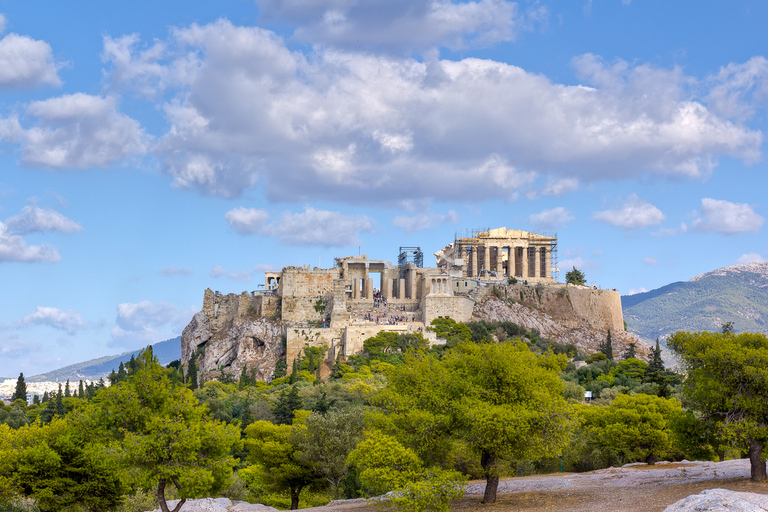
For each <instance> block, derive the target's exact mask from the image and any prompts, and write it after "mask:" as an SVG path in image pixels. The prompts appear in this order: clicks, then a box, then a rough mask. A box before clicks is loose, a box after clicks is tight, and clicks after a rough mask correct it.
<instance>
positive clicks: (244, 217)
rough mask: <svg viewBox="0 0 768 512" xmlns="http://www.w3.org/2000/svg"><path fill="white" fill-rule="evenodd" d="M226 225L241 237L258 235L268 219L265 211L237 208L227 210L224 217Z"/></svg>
mask: <svg viewBox="0 0 768 512" xmlns="http://www.w3.org/2000/svg"><path fill="white" fill-rule="evenodd" d="M225 218H226V219H227V223H228V224H229V225H230V226H231V227H232V229H234V230H235V231H237V232H238V233H240V234H241V235H250V234H253V233H258V232H259V230H260V229H261V228H262V226H263V225H264V223H265V222H266V221H267V220H268V219H269V213H267V211H266V210H262V209H256V208H244V207H242V206H241V207H238V208H233V209H232V210H229V211H228V212H227V214H226V215H225Z"/></svg>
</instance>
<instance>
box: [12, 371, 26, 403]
mask: <svg viewBox="0 0 768 512" xmlns="http://www.w3.org/2000/svg"><path fill="white" fill-rule="evenodd" d="M14 400H24V402H25V403H26V401H27V383H26V382H24V374H23V373H20V374H19V378H18V380H17V381H16V391H15V392H14V393H13V396H12V397H11V402H13V401H14Z"/></svg>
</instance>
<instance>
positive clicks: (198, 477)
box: [87, 351, 242, 512]
mask: <svg viewBox="0 0 768 512" xmlns="http://www.w3.org/2000/svg"><path fill="white" fill-rule="evenodd" d="M134 368H135V369H134V370H133V371H132V372H131V376H130V377H129V378H128V380H127V381H125V382H121V383H118V384H117V385H116V386H113V387H109V388H106V389H103V390H101V391H100V392H99V393H98V395H97V396H96V398H95V399H94V401H93V402H92V403H91V405H90V406H89V408H88V411H87V420H88V423H89V426H90V429H91V430H93V431H97V432H99V433H101V434H102V435H103V436H104V437H105V438H107V439H111V440H112V441H113V442H115V443H116V444H117V446H118V447H119V449H120V450H121V453H122V456H123V462H124V464H125V465H126V467H128V468H130V471H129V474H130V476H131V483H132V484H134V485H137V486H139V487H141V488H143V489H150V488H154V489H156V493H157V498H158V500H159V501H160V508H161V510H162V511H163V512H169V510H168V505H167V503H166V500H165V488H166V486H167V485H173V487H175V488H176V492H177V494H178V495H179V497H180V498H181V501H180V502H179V503H178V505H177V506H176V507H175V508H174V512H178V510H179V509H180V508H181V506H182V505H183V504H184V503H185V501H186V500H187V498H196V497H201V496H208V495H211V494H213V493H216V492H219V491H220V490H221V489H223V488H225V487H226V486H227V485H229V482H230V480H231V477H232V468H233V467H234V466H235V465H236V464H237V461H236V460H235V459H234V458H233V457H232V455H231V451H232V450H235V449H240V448H241V447H242V442H241V441H240V430H239V429H238V428H237V427H235V426H234V425H224V424H223V423H221V422H219V421H215V420H212V419H211V418H210V416H209V414H208V408H207V407H206V406H204V405H203V406H201V405H200V404H199V403H198V401H197V399H196V398H195V396H194V395H193V394H192V391H190V390H189V389H186V388H184V387H182V386H173V385H171V382H170V379H169V378H168V372H167V370H165V369H164V368H162V367H161V366H160V365H159V364H157V362H156V361H155V360H154V359H153V358H152V355H151V352H149V351H143V352H141V353H140V355H139V358H138V359H137V360H136V361H135V367H134Z"/></svg>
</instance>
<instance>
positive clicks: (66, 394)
mask: <svg viewBox="0 0 768 512" xmlns="http://www.w3.org/2000/svg"><path fill="white" fill-rule="evenodd" d="M71 396H72V391H70V389H69V379H67V383H66V384H65V385H64V398H69V397H71Z"/></svg>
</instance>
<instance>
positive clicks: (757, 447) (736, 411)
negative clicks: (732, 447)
mask: <svg viewBox="0 0 768 512" xmlns="http://www.w3.org/2000/svg"><path fill="white" fill-rule="evenodd" d="M668 346H669V347H670V348H671V349H672V350H674V351H675V353H676V354H677V356H678V357H679V359H680V360H681V361H682V363H683V366H684V368H685V370H686V373H687V377H686V379H685V381H684V383H683V392H684V393H685V395H686V397H687V398H688V399H689V400H690V401H691V403H692V404H693V405H694V407H695V408H696V409H698V410H699V411H701V412H702V413H703V414H704V417H705V418H717V419H718V420H720V421H721V422H722V425H723V430H724V432H725V433H726V434H727V435H728V437H730V439H732V440H735V441H739V442H741V443H743V444H746V446H747V449H748V454H749V460H750V474H751V478H752V480H753V481H755V482H757V481H762V480H765V478H766V467H765V461H764V460H763V444H764V443H765V441H766V439H768V400H766V399H765V397H766V396H768V337H766V336H765V335H764V334H759V333H749V332H745V333H741V334H732V333H714V332H695V333H689V332H684V331H679V332H676V333H674V334H673V335H672V336H670V338H669V340H668Z"/></svg>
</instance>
